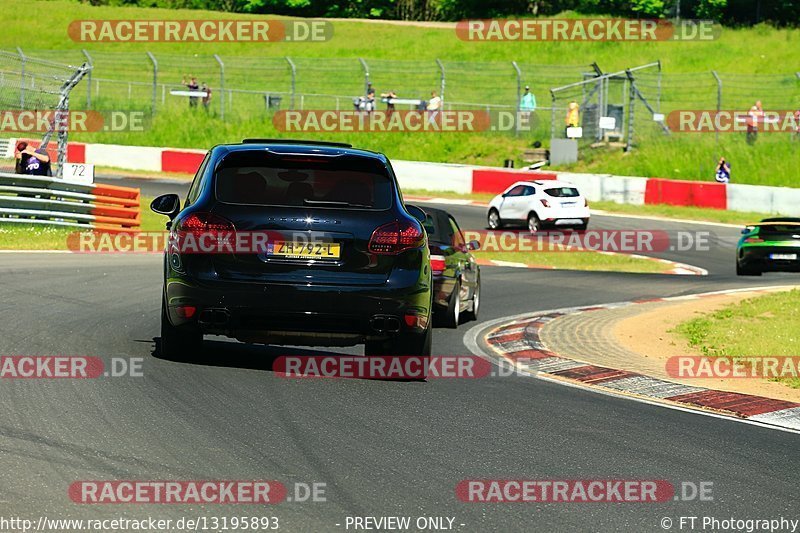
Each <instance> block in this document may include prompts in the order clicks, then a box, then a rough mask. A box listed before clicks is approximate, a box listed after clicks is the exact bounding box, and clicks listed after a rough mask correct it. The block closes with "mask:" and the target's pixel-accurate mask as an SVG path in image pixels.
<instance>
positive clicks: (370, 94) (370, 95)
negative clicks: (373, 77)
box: [364, 83, 375, 113]
mask: <svg viewBox="0 0 800 533" xmlns="http://www.w3.org/2000/svg"><path fill="white" fill-rule="evenodd" d="M364 107H365V109H366V111H367V113H372V112H373V111H375V88H374V87H373V86H372V83H367V101H366V103H365V106H364Z"/></svg>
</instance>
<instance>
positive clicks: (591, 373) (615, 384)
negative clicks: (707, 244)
mask: <svg viewBox="0 0 800 533" xmlns="http://www.w3.org/2000/svg"><path fill="white" fill-rule="evenodd" d="M787 288H797V286H796V285H791V286H790V285H781V286H770V287H750V288H744V289H732V290H723V291H714V292H707V293H701V294H691V295H686V296H673V297H667V298H651V299H644V300H633V301H628V302H614V303H608V304H601V305H592V306H584V307H568V308H563V309H552V310H548V311H540V312H537V313H526V314H523V315H517V316H512V317H505V318H500V319H497V320H493V321H491V322H488V323H484V324H480V325H478V326H475V327H473V328H472V329H471V330H470V331H468V332H467V334H466V335H465V337H464V343H465V344H466V345H467V347H468V348H469V349H470V351H471V352H472V353H473V354H475V355H480V356H486V355H490V356H493V357H498V356H499V357H500V358H502V360H504V361H506V362H508V363H510V364H511V365H513V366H514V367H515V368H516V369H517V370H519V371H521V372H524V373H527V374H529V375H532V376H535V377H537V378H540V379H547V380H549V381H555V382H558V383H562V384H571V385H578V386H580V387H584V388H589V389H592V390H596V391H598V392H604V393H610V394H612V395H614V396H621V397H625V398H631V399H638V400H639V401H645V402H646V403H652V404H655V405H661V406H667V407H673V408H679V409H681V410H690V411H695V412H700V413H703V414H709V415H715V416H722V417H724V418H733V419H736V420H739V421H745V422H749V423H754V424H756V425H762V426H765V427H770V428H773V429H781V430H785V431H791V432H796V433H800V403H795V402H790V401H786V400H777V399H773V398H765V397H762V396H754V395H750V394H741V393H736V392H728V391H720V390H713V389H707V388H704V387H696V386H691V385H685V384H683V383H676V382H672V381H667V380H663V379H658V378H654V377H650V376H647V375H644V374H639V373H636V372H629V371H627V370H618V369H614V368H607V367H602V366H598V365H593V364H590V363H587V362H584V361H578V360H575V359H570V358H566V357H561V356H559V355H557V354H555V353H553V352H551V351H549V350H548V349H547V348H546V347H545V346H544V344H543V343H542V342H541V339H540V338H539V331H540V330H541V328H542V327H543V326H544V325H545V324H546V323H548V322H550V321H552V320H555V319H556V318H558V317H561V316H565V315H573V314H579V313H588V312H591V311H598V310H601V309H614V308H619V307H627V306H631V305H637V304H641V303H647V302H662V301H663V302H670V301H683V300H692V299H699V298H704V297H708V296H714V295H720V294H732V293H737V292H753V293H755V294H760V293H764V294H766V293H770V292H776V291H781V290H786V289H787ZM487 330H489V331H488V333H487V334H485V335H483V337H482V338H481V334H482V333H483V332H485V331H487ZM482 344H483V346H482ZM484 346H487V347H488V348H489V349H490V350H491V351H492V352H493V353H491V354H487V353H486V349H484Z"/></svg>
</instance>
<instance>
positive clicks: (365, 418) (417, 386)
mask: <svg viewBox="0 0 800 533" xmlns="http://www.w3.org/2000/svg"><path fill="white" fill-rule="evenodd" d="M101 181H104V180H101ZM109 183H115V184H124V185H127V184H130V183H127V182H121V181H119V180H113V181H111V180H109ZM135 185H136V186H141V187H143V193H144V194H148V195H154V194H161V193H163V192H169V191H174V192H181V193H182V192H183V190H184V189H185V186H179V185H176V184H175V183H170V182H150V181H137V182H136V183H135ZM445 208H446V209H449V210H450V211H451V212H452V213H453V214H454V215H455V216H456V218H457V219H459V221H460V223H461V225H462V227H464V228H465V229H482V228H483V227H484V211H483V209H482V208H475V207H466V206H461V207H459V206H445ZM591 227H593V228H637V229H667V230H677V229H684V230H689V231H706V230H707V231H709V232H711V233H712V234H713V235H715V238H714V240H713V241H712V251H711V252H689V253H679V252H664V253H663V254H661V255H660V256H661V257H665V258H669V259H673V260H677V261H681V262H686V263H690V264H693V265H696V266H700V267H702V268H705V269H708V271H709V275H708V276H666V275H637V274H611V273H585V272H584V273H581V272H566V271H537V270H525V269H514V268H500V267H494V268H487V267H485V268H484V269H483V270H482V276H483V295H482V296H483V298H482V300H483V302H482V309H481V321H488V320H492V319H496V318H500V317H503V316H508V315H514V314H519V313H523V312H526V311H535V310H543V309H551V308H559V307H567V306H578V305H591V304H599V303H606V302H613V301H622V300H630V299H638V298H650V297H664V296H676V295H682V294H689V293H697V292H706V291H713V290H721V289H727V288H736V287H747V286H755V285H759V284H762V285H779V284H787V283H796V282H797V281H798V277H797V276H792V275H789V274H767V275H765V276H763V277H762V278H749V279H748V278H737V277H736V276H735V274H734V262H733V241H734V239H735V238H736V236H737V235H738V231H737V230H736V229H734V228H724V227H717V226H704V225H697V224H682V223H677V222H671V223H663V222H657V221H652V220H637V219H632V218H619V217H602V216H596V217H594V218H593V221H592V226H591ZM161 261H162V259H161V257H160V255H73V254H68V253H67V254H0V273H1V275H2V278H0V279H2V287H3V298H2V299H0V310H2V315H3V317H4V318H3V321H2V330H1V331H2V335H0V354H3V355H90V356H97V357H100V358H102V359H104V361H106V362H107V363H109V362H110V360H111V358H115V357H116V358H120V357H124V358H141V359H142V371H143V376H141V377H131V376H126V377H119V378H100V379H90V380H24V379H20V380H4V381H2V383H0V387H2V390H3V394H2V404H0V435H1V436H0V449H2V455H0V461H2V463H1V464H0V502H1V503H2V508H3V509H4V511H3V514H5V515H11V514H13V515H16V516H25V517H29V518H31V519H37V518H38V517H39V516H41V515H47V516H49V517H51V518H55V517H59V518H113V517H118V516H124V517H138V518H145V517H147V516H152V517H157V518H173V519H177V518H180V517H182V516H187V517H194V518H196V517H197V516H201V515H216V516H235V515H238V516H266V515H272V516H277V517H279V519H280V524H281V529H283V530H286V531H345V530H346V529H345V527H344V524H345V519H346V517H348V516H411V517H417V516H446V517H454V518H455V521H454V529H455V530H458V531H470V532H471V531H532V530H537V531H539V530H557V531H566V530H569V531H573V530H578V531H663V529H662V526H661V520H662V518H664V517H670V518H672V519H673V520H674V521H675V526H674V527H673V529H675V530H677V529H678V526H677V520H678V517H680V516H698V517H703V516H713V517H716V518H719V519H724V518H731V517H734V518H741V519H756V518H780V517H781V516H785V517H787V518H795V519H796V518H798V516H797V515H796V513H797V509H798V502H799V501H800V497H798V492H797V479H798V477H799V476H800V460H798V458H797V449H798V443H800V440H798V439H799V438H800V437H799V436H798V435H797V434H792V433H787V432H782V431H776V430H770V429H765V428H761V427H757V426H752V425H747V424H743V423H738V422H735V421H731V420H725V419H720V418H714V417H709V416H704V415H701V414H697V413H688V412H683V411H677V410H672V409H667V408H663V407H659V406H653V405H647V404H643V403H638V402H633V401H630V400H626V399H621V398H616V397H611V396H604V395H600V394H596V393H593V392H589V391H584V390H580V389H576V388H571V387H565V386H562V385H559V384H554V383H548V382H543V381H540V380H536V379H533V378H529V377H523V376H515V377H487V378H483V379H475V380H460V379H453V380H446V379H442V380H430V381H428V382H427V383H406V382H391V381H389V382H387V381H370V380H343V379H337V380H323V379H305V380H303V379H286V378H280V377H278V376H276V375H274V374H273V372H272V370H271V365H272V360H273V358H274V357H276V356H279V355H287V354H294V353H303V354H307V353H309V350H307V349H306V350H303V349H300V348H280V347H263V346H248V345H244V344H239V343H235V342H229V341H227V340H221V339H220V340H211V341H207V343H206V344H207V347H206V348H207V349H206V353H204V354H199V355H198V357H197V358H196V359H195V360H193V361H191V362H189V363H178V362H173V361H168V360H164V359H161V358H159V357H158V356H157V353H156V338H157V337H158V335H159V305H160V301H159V297H160V291H161V270H160V268H161ZM474 325H475V323H468V324H463V325H462V326H461V327H460V328H459V329H458V330H448V329H436V331H435V335H434V352H435V353H436V354H440V355H466V354H468V353H469V352H468V350H467V348H466V347H465V345H464V341H463V336H464V334H465V333H466V331H467V330H468V329H469V328H471V327H473V326H474ZM330 351H331V352H349V353H360V351H359V350H357V349H350V350H339V349H331V350H330ZM314 353H327V351H326V350H317V351H316V352H314ZM106 366H107V367H108V364H107V365H106ZM481 478H483V479H586V478H600V479H666V480H670V481H672V482H673V483H674V484H677V483H679V482H681V481H693V482H701V481H710V482H713V498H714V500H713V501H711V502H709V501H695V502H678V501H674V502H668V503H647V504H641V503H638V504H637V503H625V504H601V503H572V504H564V503H558V504H520V503H517V504H479V503H462V502H460V501H458V499H457V498H456V495H455V487H456V485H457V484H458V482H459V481H461V480H465V479H481ZM106 479H120V480H122V479H141V480H204V479H267V480H278V481H281V482H282V483H283V484H284V485H286V486H287V487H291V486H292V485H293V484H294V483H297V482H301V483H314V482H321V483H325V484H326V499H327V501H326V502H304V503H297V502H285V503H280V504H278V505H275V506H270V507H262V506H246V505H242V506H212V507H202V506H184V505H149V506H132V505H124V504H122V505H79V504H75V503H73V502H72V501H71V500H70V499H69V497H68V494H67V488H68V486H69V485H70V484H71V483H73V482H75V481H78V480H106ZM337 524H338V525H337ZM351 530H352V529H351Z"/></svg>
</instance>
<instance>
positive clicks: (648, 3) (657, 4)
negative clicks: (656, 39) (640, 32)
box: [631, 0, 664, 18]
mask: <svg viewBox="0 0 800 533" xmlns="http://www.w3.org/2000/svg"><path fill="white" fill-rule="evenodd" d="M631 10H632V11H633V12H634V13H638V14H641V15H644V16H645V17H653V18H657V17H660V16H661V15H663V14H664V1H663V0H631Z"/></svg>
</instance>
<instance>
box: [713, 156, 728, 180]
mask: <svg viewBox="0 0 800 533" xmlns="http://www.w3.org/2000/svg"><path fill="white" fill-rule="evenodd" d="M714 179H715V180H717V182H719V183H728V182H729V181H731V164H730V163H728V162H727V161H725V158H724V157H720V158H719V163H717V169H716V171H715V172H714Z"/></svg>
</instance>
